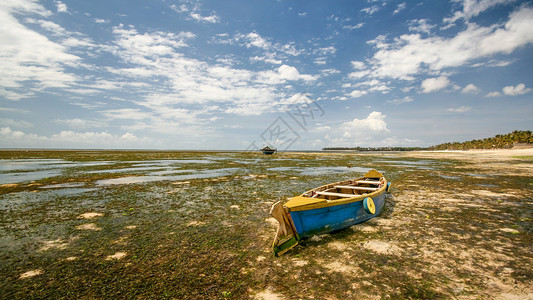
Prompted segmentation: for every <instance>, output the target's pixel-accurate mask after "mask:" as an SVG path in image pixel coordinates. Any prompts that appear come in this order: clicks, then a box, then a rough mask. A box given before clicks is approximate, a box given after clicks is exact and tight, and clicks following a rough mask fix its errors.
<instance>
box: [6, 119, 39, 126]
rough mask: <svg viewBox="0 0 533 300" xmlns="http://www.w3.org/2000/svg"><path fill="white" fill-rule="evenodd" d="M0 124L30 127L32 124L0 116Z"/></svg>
mask: <svg viewBox="0 0 533 300" xmlns="http://www.w3.org/2000/svg"><path fill="white" fill-rule="evenodd" d="M0 125H2V126H6V127H18V128H31V127H33V124H32V123H30V122H26V121H24V120H14V119H4V118H0Z"/></svg>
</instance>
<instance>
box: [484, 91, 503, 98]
mask: <svg viewBox="0 0 533 300" xmlns="http://www.w3.org/2000/svg"><path fill="white" fill-rule="evenodd" d="M501 95H502V94H500V92H490V93H488V94H487V95H485V97H487V98H492V97H499V96H501Z"/></svg>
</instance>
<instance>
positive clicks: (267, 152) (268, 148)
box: [260, 146, 278, 155]
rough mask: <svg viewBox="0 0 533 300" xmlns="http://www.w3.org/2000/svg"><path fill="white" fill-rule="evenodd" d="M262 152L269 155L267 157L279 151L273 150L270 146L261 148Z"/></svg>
mask: <svg viewBox="0 0 533 300" xmlns="http://www.w3.org/2000/svg"><path fill="white" fill-rule="evenodd" d="M260 150H261V151H263V154H267V155H270V154H273V153H274V152H276V151H278V149H276V148H272V147H269V146H265V147H263V148H261V149H260Z"/></svg>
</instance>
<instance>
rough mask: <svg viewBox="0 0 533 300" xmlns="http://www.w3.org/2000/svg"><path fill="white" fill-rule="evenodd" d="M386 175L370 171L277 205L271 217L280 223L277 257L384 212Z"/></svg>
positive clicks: (275, 241) (275, 249)
mask: <svg viewBox="0 0 533 300" xmlns="http://www.w3.org/2000/svg"><path fill="white" fill-rule="evenodd" d="M390 185H391V184H390V182H387V180H386V179H385V177H384V176H383V174H381V173H380V172H378V171H376V170H371V171H369V172H368V173H366V174H365V175H364V176H363V177H361V178H356V179H351V180H346V181H341V182H335V183H331V184H327V185H324V186H321V187H317V188H314V189H312V190H309V191H307V192H305V193H303V194H301V195H299V196H296V197H293V198H290V199H289V201H288V202H287V203H285V204H282V203H281V201H279V202H277V203H275V204H274V205H273V206H272V209H271V210H270V214H271V215H272V216H273V217H274V218H275V219H276V220H277V221H278V222H279V226H278V231H277V233H276V237H275V238H274V244H273V250H274V254H275V255H276V256H278V255H281V254H283V253H285V252H287V251H288V250H290V249H292V248H293V247H295V246H296V245H298V242H299V241H300V240H302V239H306V238H309V237H311V236H313V235H319V234H323V233H328V232H332V231H336V230H341V229H344V228H347V227H350V226H352V225H354V224H357V223H361V222H364V221H366V220H368V219H370V218H373V217H375V216H377V215H379V214H380V213H381V210H382V209H383V205H384V203H385V192H388V191H389V189H390Z"/></svg>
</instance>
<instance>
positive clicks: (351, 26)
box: [342, 23, 365, 30]
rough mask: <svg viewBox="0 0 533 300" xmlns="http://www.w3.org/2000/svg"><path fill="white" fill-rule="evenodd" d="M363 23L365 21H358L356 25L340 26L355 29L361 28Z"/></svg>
mask: <svg viewBox="0 0 533 300" xmlns="http://www.w3.org/2000/svg"><path fill="white" fill-rule="evenodd" d="M364 25H365V23H358V24H356V25H344V26H342V28H344V29H347V30H356V29H359V28H362V27H363V26H364Z"/></svg>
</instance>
